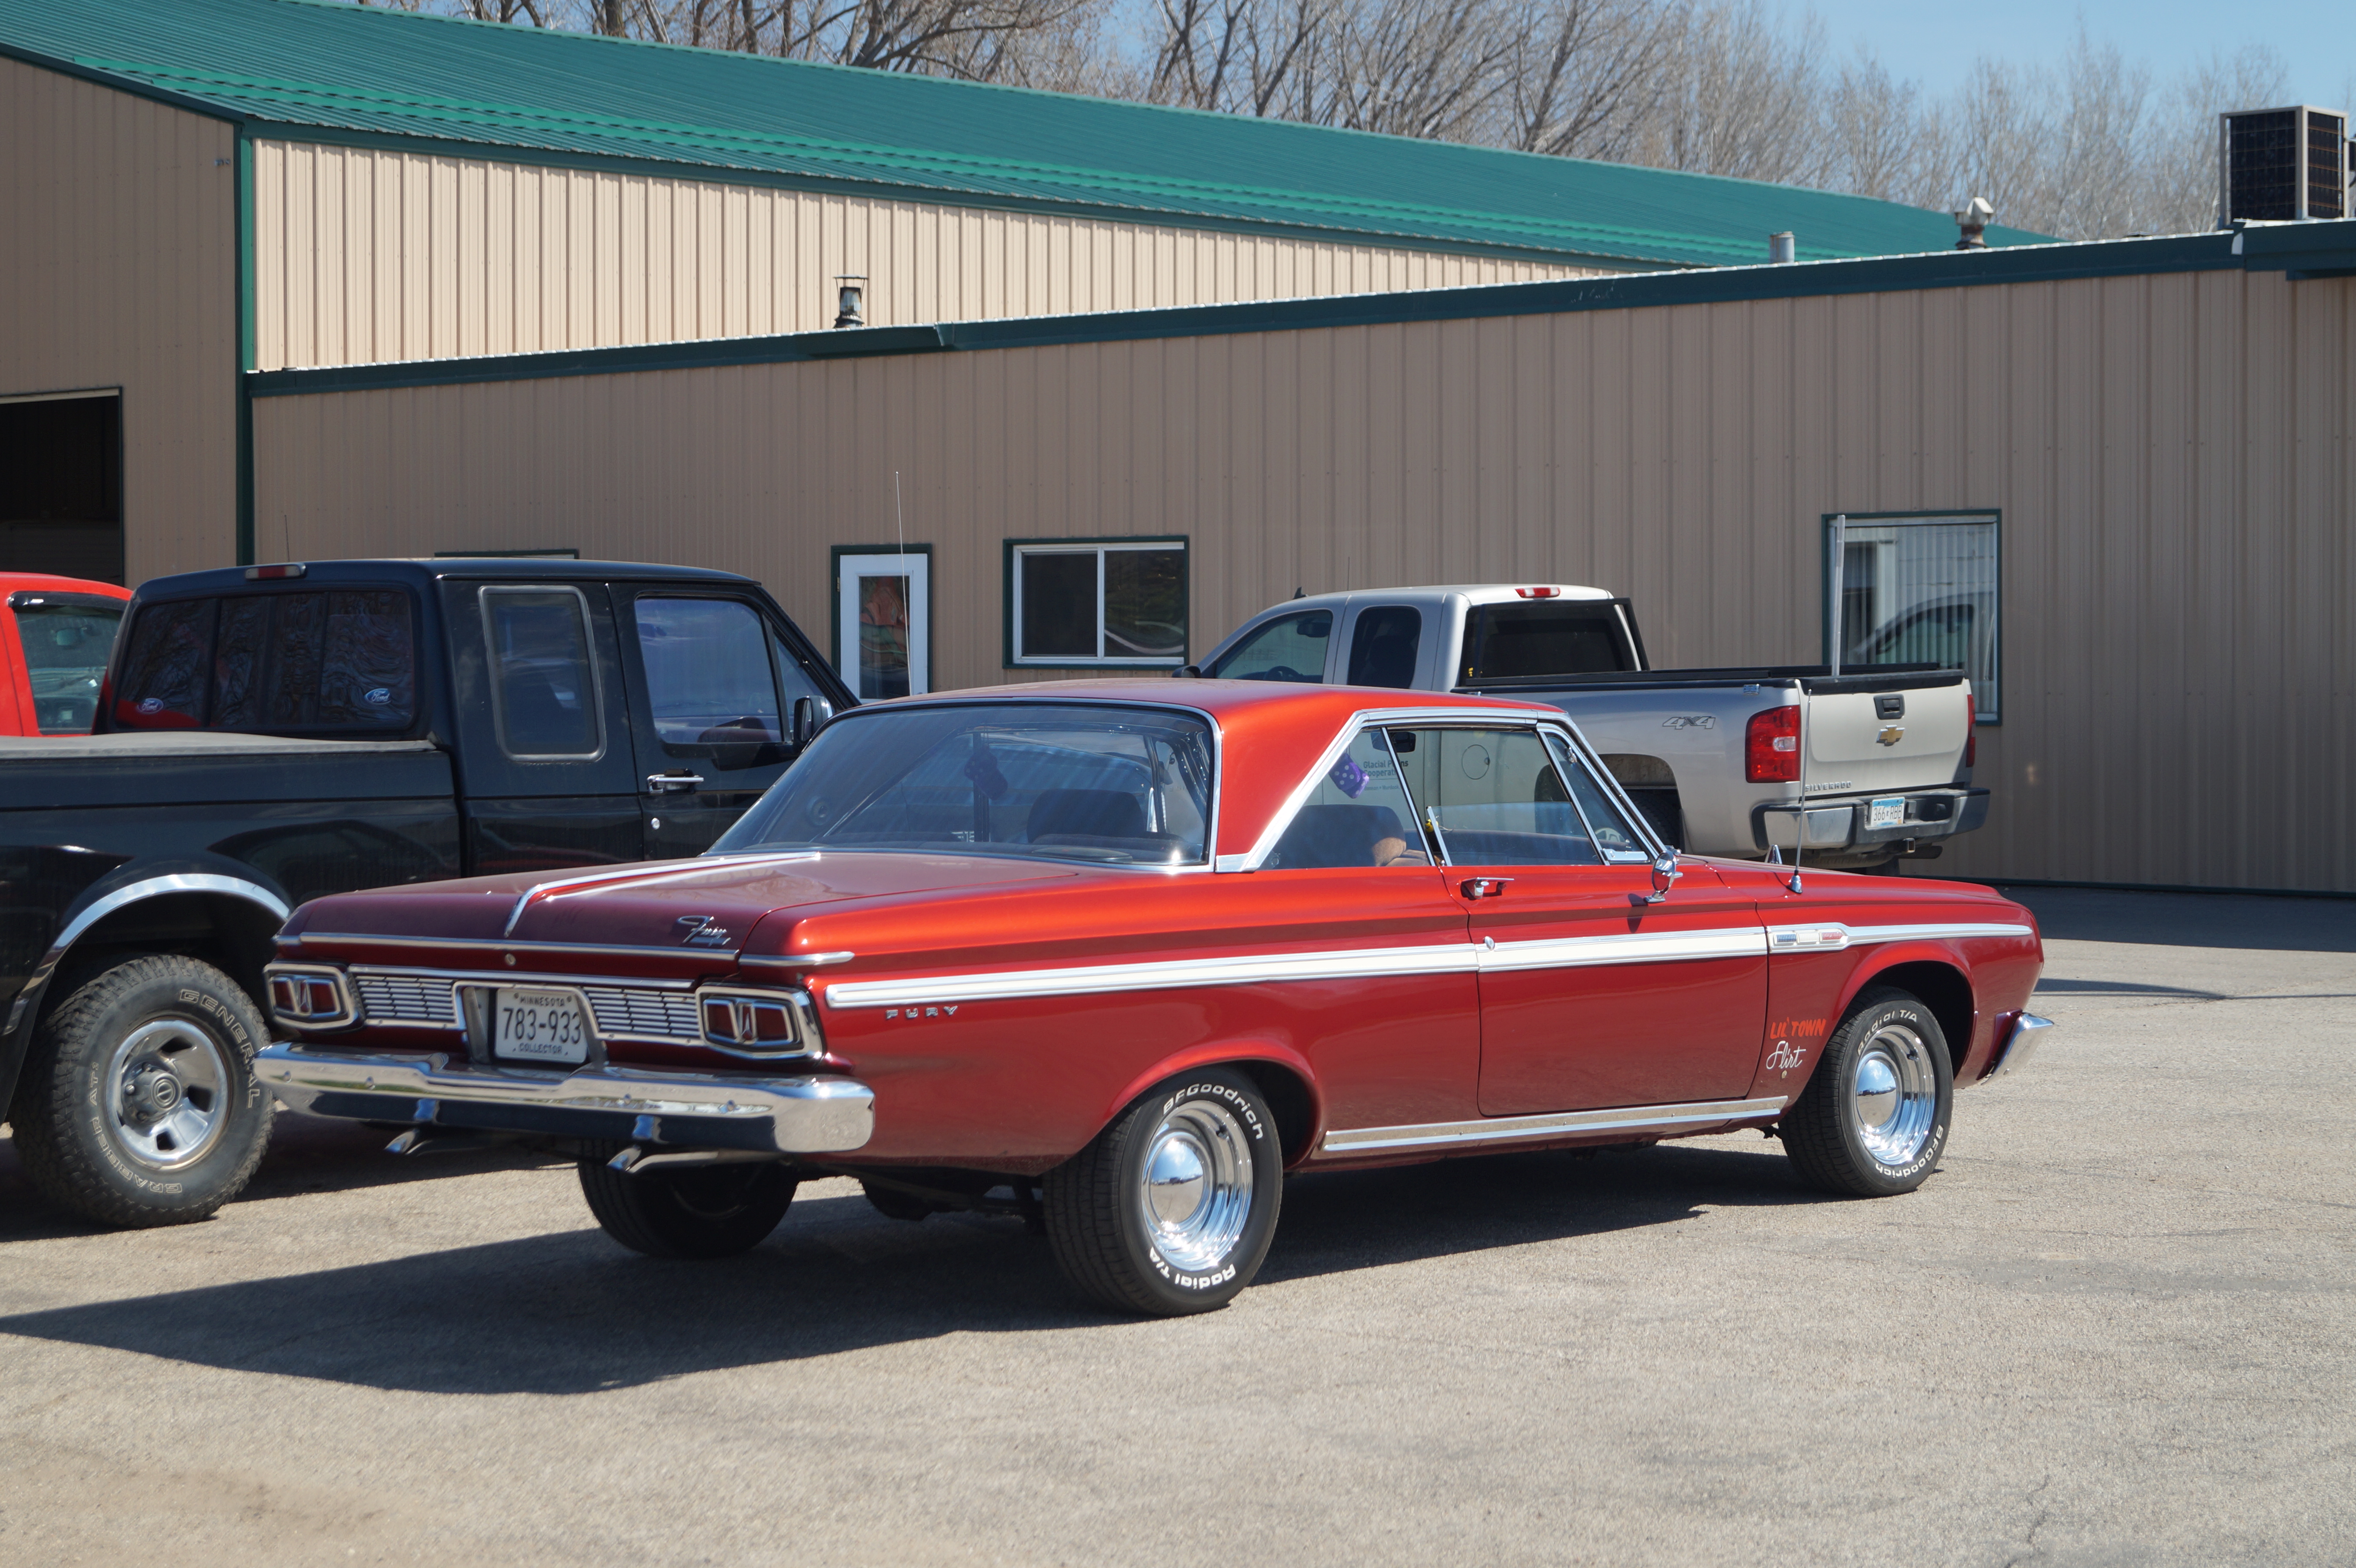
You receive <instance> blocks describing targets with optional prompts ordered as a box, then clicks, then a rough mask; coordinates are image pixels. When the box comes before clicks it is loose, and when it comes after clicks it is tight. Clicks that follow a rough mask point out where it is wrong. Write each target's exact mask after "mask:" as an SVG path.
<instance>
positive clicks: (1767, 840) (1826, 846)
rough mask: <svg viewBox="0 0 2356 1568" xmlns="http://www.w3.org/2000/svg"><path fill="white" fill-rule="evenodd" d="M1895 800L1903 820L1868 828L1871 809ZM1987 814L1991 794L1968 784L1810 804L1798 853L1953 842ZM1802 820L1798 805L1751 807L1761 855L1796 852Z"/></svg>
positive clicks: (1753, 838)
mask: <svg viewBox="0 0 2356 1568" xmlns="http://www.w3.org/2000/svg"><path fill="white" fill-rule="evenodd" d="M1892 798H1897V799H1901V800H1902V801H1903V802H1904V803H1905V804H1904V808H1903V811H1902V813H1901V817H1900V820H1899V821H1898V822H1897V823H1896V824H1894V825H1890V826H1885V827H1872V826H1869V824H1870V823H1871V820H1872V806H1873V803H1874V802H1875V801H1877V800H1890V799H1892ZM1987 813H1988V792H1987V790H1986V789H1982V788H1975V787H1973V786H1971V785H1968V784H1957V785H1953V786H1950V787H1944V788H1940V789H1913V790H1902V791H1893V792H1891V793H1890V795H1837V796H1834V797H1831V798H1829V799H1820V800H1811V801H1809V802H1808V805H1807V819H1806V835H1805V837H1804V839H1803V840H1802V842H1801V843H1800V844H1799V845H1798V846H1797V847H1798V848H1803V849H1805V850H1806V851H1807V852H1808V853H1810V854H1812V855H1813V854H1815V853H1817V852H1819V851H1825V852H1839V851H1842V850H1849V851H1879V850H1882V849H1885V848H1892V847H1897V846H1901V845H1904V844H1907V843H1909V842H1910V841H1911V842H1916V843H1919V842H1922V841H1924V840H1932V841H1936V840H1938V839H1942V838H1952V837H1954V836H1955V835H1956V834H1958V833H1969V832H1971V831H1972V830H1973V829H1974V828H1976V827H1979V826H1980V825H1981V824H1983V823H1985V822H1986V821H1987ZM1798 816H1800V809H1799V806H1798V805H1797V803H1796V802H1787V801H1772V800H1771V801H1762V803H1761V804H1759V805H1755V806H1752V807H1751V841H1752V842H1753V843H1754V844H1756V845H1757V846H1758V848H1759V852H1760V853H1761V854H1762V855H1763V854H1765V853H1766V852H1767V848H1768V846H1769V845H1771V844H1773V845H1777V846H1780V847H1781V848H1783V849H1785V850H1786V851H1789V850H1790V849H1792V848H1794V843H1793V839H1794V827H1795V826H1796V825H1795V822H1794V818H1796V817H1798Z"/></svg>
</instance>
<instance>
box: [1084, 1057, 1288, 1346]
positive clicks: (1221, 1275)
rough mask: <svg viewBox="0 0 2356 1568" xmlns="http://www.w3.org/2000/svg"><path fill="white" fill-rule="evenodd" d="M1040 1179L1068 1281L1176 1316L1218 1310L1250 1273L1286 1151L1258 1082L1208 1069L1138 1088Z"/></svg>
mask: <svg viewBox="0 0 2356 1568" xmlns="http://www.w3.org/2000/svg"><path fill="white" fill-rule="evenodd" d="M1041 1186H1042V1189H1043V1196H1044V1204H1045V1208H1046V1221H1047V1240H1048V1243H1049V1244H1050V1245H1051V1246H1052V1247H1053V1248H1054V1249H1055V1261H1056V1263H1057V1264H1061V1265H1062V1267H1063V1270H1064V1273H1065V1275H1066V1276H1067V1277H1068V1278H1069V1279H1070V1280H1071V1282H1072V1283H1073V1284H1074V1285H1077V1286H1078V1287H1079V1288H1080V1290H1081V1291H1083V1292H1084V1293H1085V1294H1087V1296H1091V1297H1093V1298H1094V1299H1095V1300H1097V1301H1098V1302H1101V1303H1102V1304H1103V1305H1105V1306H1107V1307H1113V1308H1115V1309H1116V1310H1119V1311H1125V1312H1141V1313H1147V1314H1151V1315H1152V1316H1154V1317H1178V1316H1181V1315H1183V1314H1186V1313H1191V1312H1208V1311H1211V1310H1213V1309H1214V1308H1215V1307H1225V1306H1226V1304H1227V1303H1228V1302H1230V1301H1232V1300H1234V1299H1235V1298H1236V1296H1237V1294H1238V1293H1240V1292H1241V1291H1242V1290H1243V1288H1244V1286H1246V1285H1249V1284H1250V1283H1251V1282H1252V1276H1253V1275H1256V1274H1258V1272H1259V1265H1260V1263H1261V1260H1262V1259H1264V1258H1266V1257H1267V1255H1268V1246H1269V1241H1270V1240H1271V1239H1272V1238H1273V1237H1274V1236H1275V1234H1276V1215H1277V1208H1278V1205H1279V1203H1280V1200H1282V1197H1283V1192H1284V1151H1283V1148H1282V1144H1281V1140H1280V1137H1279V1136H1278V1132H1277V1122H1276V1115H1275V1113H1274V1112H1272V1111H1271V1110H1270V1109H1269V1104H1268V1102H1267V1101H1266V1100H1265V1099H1263V1098H1262V1097H1261V1095H1260V1093H1259V1090H1258V1087H1257V1086H1256V1085H1255V1084H1254V1083H1252V1081H1251V1080H1250V1079H1249V1078H1248V1077H1246V1076H1245V1075H1244V1074H1242V1073H1241V1072H1235V1071H1232V1070H1229V1069H1213V1070H1211V1071H1207V1072H1189V1073H1186V1074H1183V1075H1182V1076H1180V1077H1177V1078H1173V1079H1171V1080H1170V1081H1169V1082H1168V1083H1163V1084H1162V1086H1161V1087H1159V1088H1157V1089H1154V1090H1152V1091H1151V1093H1146V1094H1144V1095H1142V1096H1141V1097H1140V1098H1139V1099H1138V1100H1137V1101H1136V1102H1135V1103H1134V1104H1131V1105H1130V1107H1129V1109H1128V1110H1126V1111H1124V1112H1122V1113H1121V1114H1120V1115H1119V1116H1117V1117H1115V1118H1114V1120H1113V1123H1112V1125H1110V1126H1108V1127H1107V1128H1106V1129H1105V1130H1104V1131H1103V1132H1101V1133H1099V1134H1098V1135H1097V1136H1096V1138H1095V1140H1094V1141H1093V1142H1091V1143H1090V1144H1089V1145H1088V1147H1087V1148H1085V1149H1082V1150H1081V1151H1080V1152H1079V1153H1078V1154H1077V1155H1076V1156H1074V1157H1072V1158H1071V1159H1069V1160H1067V1161H1066V1162H1065V1163H1064V1164H1062V1165H1060V1166H1057V1167H1056V1168H1055V1169H1054V1170H1051V1171H1049V1172H1048V1173H1047V1176H1046V1179H1045V1180H1044V1182H1043V1183H1042V1184H1041Z"/></svg>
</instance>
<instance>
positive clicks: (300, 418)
mask: <svg viewBox="0 0 2356 1568" xmlns="http://www.w3.org/2000/svg"><path fill="white" fill-rule="evenodd" d="M2351 273H2356V223H2342V224H2308V225H2300V226H2296V227H2285V228H2276V229H2251V230H2247V231H2245V232H2244V233H2238V234H2235V233H2224V234H2217V235H2211V236H2199V237H2192V238H2186V239H2163V240H2125V241H2116V242H2111V243H2105V244H2097V245H2078V246H2067V247H2050V248H2041V249H2036V250H2023V251H2012V252H2009V253H2006V252H1982V253H1977V254H1969V255H1948V256H1926V257H1919V258H1901V259H1896V260H1887V261H1847V262H1825V263H1817V264H1812V265H1804V266H1799V267H1781V268H1771V267H1760V268H1753V269H1729V270H1724V271H1719V272H1709V273H1687V274H1655V275H1653V276H1649V277H1641V278H1621V279H1612V280H1596V281H1590V282H1581V283H1532V284H1522V285H1511V286H1505V287H1497V288H1489V289H1479V290H1465V291H1451V292H1440V293H1418V294H1394V295H1389V296H1383V297H1371V298H1357V299H1348V300H1331V301H1306V302H1298V303H1294V304H1284V305H1270V306H1259V307H1239V306H1223V307H1205V308H1195V309H1189V310H1181V311H1171V312H1160V313H1150V314H1145V315H1098V316H1087V317H1078V318H1069V319H1064V320H1056V321H1025V322H1002V323H977V324H969V325H957V326H952V327H947V328H941V329H930V328H927V329H919V330H916V331H905V332H897V333H895V332H891V331H877V332H873V333H841V334H824V335H813V336H809V337H805V338H800V339H796V340H792V341H789V342H781V343H776V344H766V345H749V346H742V347H739V348H737V349H734V350H728V348H727V346H718V345H708V346H703V347H702V348H701V349H700V350H693V351H683V350H678V349H620V350H608V351H603V352H601V353H598V354H595V355H589V356H577V357H519V358H513V359H509V360H505V361H498V360H476V361H466V360H454V361H444V362H441V363H438V364H417V365H405V366H378V367H369V368H349V369H344V370H335V371H293V372H282V373H278V374H276V375H271V376H263V377H259V378H257V379H256V386H255V390H256V392H257V396H256V398H255V400H254V404H253V409H254V437H255V454H256V455H255V470H256V475H257V496H256V509H257V514H258V516H259V517H260V519H261V522H262V533H263V537H264V538H265V539H266V540H267V542H268V544H269V545H270V547H271V550H272V553H273V554H281V553H283V554H286V555H290V556H293V557H295V558H300V557H303V556H305V555H315V554H359V553H375V552H401V553H415V552H427V551H433V550H478V549H523V548H532V549H575V550H578V551H579V552H580V553H582V554H583V555H584V556H622V557H630V556H642V555H645V554H647V553H648V552H649V550H650V549H657V550H659V552H660V553H661V554H662V556H663V558H664V559H666V560H680V561H686V562H690V563H693V564H699V565H710V566H720V567H726V568H730V569H733V570H735V571H744V572H749V573H751V574H753V575H755V576H757V577H759V578H761V579H762V580H764V581H766V582H767V583H768V584H769V585H770V586H771V587H772V589H773V590H775V591H776V592H777V593H778V595H779V597H780V598H781V600H782V601H783V602H784V603H786V605H787V608H788V609H789V610H791V611H792V612H793V613H794V614H795V615H796V616H797V617H798V618H800V619H802V621H803V622H804V624H806V625H809V627H811V629H812V630H813V632H814V633H816V632H817V631H818V629H819V628H820V627H825V626H830V625H832V626H834V627H836V628H837V631H838V636H837V638H836V640H837V642H840V636H839V629H840V625H841V619H842V617H841V610H840V607H839V605H838V603H837V596H838V590H839V584H838V581H837V573H836V572H835V571H831V570H830V557H831V556H832V555H833V554H835V553H837V552H840V551H842V550H846V549H867V550H871V551H874V552H877V553H905V554H914V553H917V552H919V551H921V552H923V553H924V554H926V556H927V557H928V563H927V566H926V570H925V575H926V579H927V580H928V586H929V589H930V606H929V624H928V631H929V643H930V652H929V672H928V673H929V676H930V684H931V686H932V687H933V688H935V689H942V688H952V687H958V686H965V685H972V684H980V683H986V682H994V681H998V680H1001V679H1023V678H1033V677H1045V676H1050V675H1065V674H1069V673H1072V671H1073V670H1074V669H1075V668H1077V667H1087V666H1088V665H1089V663H1090V660H1089V659H1088V658H1087V657H1085V656H1080V657H1075V656H1051V657H1046V658H1044V659H1041V660H1040V661H1038V662H1037V663H1036V664H1026V663H1020V662H1016V660H1017V659H1018V658H1019V656H1020V653H1021V649H1020V648H1019V646H1018V644H1019V642H1020V638H1021V636H1022V635H1023V633H1022V629H1021V627H1020V626H1019V625H1018V614H1019V611H1018V607H1017V605H1016V604H1015V602H1014V600H1015V588H1016V584H1015V581H1014V577H1015V572H1016V560H1017V556H1018V553H1019V552H1021V551H1023V550H1024V549H1032V548H1039V547H1040V545H1041V541H1048V542H1047V544H1046V546H1045V548H1049V549H1058V550H1065V551H1086V550H1089V549H1097V548H1099V546H1098V544H1092V543H1089V542H1087V541H1104V542H1108V543H1110V544H1111V545H1112V546H1114V547H1115V548H1117V549H1121V548H1125V549H1137V548H1140V547H1150V546H1159V547H1160V548H1161V549H1163V550H1164V551H1174V552H1178V556H1179V560H1181V562H1182V566H1183V596H1184V597H1183V603H1184V617H1183V619H1184V624H1185V636H1184V649H1185V651H1186V652H1187V653H1189V654H1194V653H1200V652H1201V651H1203V650H1205V649H1207V648H1208V647H1209V646H1210V645H1211V644H1212V643H1213V642H1215V640H1216V639H1217V638H1218V637H1219V636H1220V635H1221V634H1223V633H1224V632H1225V631H1226V629H1227V628H1228V627H1230V626H1232V625H1234V624H1236V623H1237V621H1238V620H1240V619H1241V618H1242V617H1244V616H1245V615H1247V614H1248V613H1251V612H1253V611H1255V610H1258V609H1259V608H1261V607H1262V606H1264V605H1266V604H1269V603H1272V602H1274V601H1276V600H1279V599H1282V598H1286V597H1289V596H1290V594H1291V593H1292V592H1294V590H1295V589H1296V588H1307V589H1309V590H1311V591H1312V592H1316V591H1323V590H1329V589H1340V588H1352V587H1361V586H1378V585H1383V584H1389V583H1408V582H1424V581H1484V580H1500V579H1502V580H1516V579H1518V580H1526V581H1571V582H1586V583H1593V584H1598V585H1601V586H1604V587H1608V588H1611V589H1613V590H1615V591H1618V592H1624V593H1628V594H1630V595H1633V598H1634V600H1635V602H1636V604H1637V606H1638V610H1639V613H1640V616H1641V618H1642V620H1643V623H1644V627H1645V635H1646V637H1647V640H1648V642H1649V644H1650V647H1651V653H1652V655H1653V657H1654V659H1655V663H1656V664H1659V665H1664V666H1669V665H1687V666H1691V665H1719V664H1738V663H1757V662H1787V661H1788V662H1803V661H1808V662H1813V661H1815V660H1818V659H1820V658H1821V657H1823V648H1824V641H1825V635H1824V632H1823V630H1822V628H1823V626H1824V591H1823V586H1822V585H1823V583H1824V581H1825V577H1824V572H1823V558H1822V553H1821V552H1822V550H1823V548H1824V546H1823V543H1822V540H1823V522H1824V519H1825V517H1826V516H1827V515H1829V514H1835V513H1840V514H1847V516H1848V517H1850V519H1851V525H1850V526H1851V528H1852V538H1853V539H1854V538H1857V537H1859V535H1860V534H1861V533H1868V532H1869V531H1870V530H1872V529H1873V528H1876V527H1877V526H1881V527H1884V528H1895V527H1899V526H1902V525H1903V524H1904V523H1905V522H1906V521H1907V520H1908V519H1909V518H1910V517H1912V518H1920V517H1922V516H1923V515H1926V514H1928V515H1932V516H1934V517H1943V518H1954V519H1963V520H1965V521H1967V522H1970V523H1972V524H1973V525H1974V526H1977V527H1983V528H1987V530H1988V531H1989V533H1990V534H1992V536H1993V538H1994V539H1995V541H1996V544H1997V550H1998V552H1999V559H2000V569H1998V570H1997V571H1996V572H1995V575H1994V576H1993V578H1992V581H1993V585H1994V586H1993V600H1992V603H1991V605H1990V608H1991V610H1992V613H1993V616H1994V626H1993V630H1994V633H1995V637H1996V639H1997V640H1996V644H1995V651H1994V654H1993V660H1994V662H1993V664H1992V665H1991V667H1990V670H1989V677H1988V678H1986V679H1984V683H1983V684H1984V697H1983V700H1984V703H1985V704H1986V705H1987V707H1989V708H1992V709H1995V710H1996V717H1997V720H1998V721H1997V722H1995V723H1991V724H1987V725H1984V726H1983V727H1982V729H1981V731H1980V741H1979V771H1978V775H1977V776H1978V779H1979V781H1980V782H1982V783H1985V784H1991V785H1993V786H1994V788H1995V789H1996V791H1997V796H1996V800H1997V805H1996V809H1995V812H1994V815H1993V816H1992V817H1991V820H1990V823H1989V826H1988V827H1987V829H1986V830H1984V831H1983V832H1981V833H1979V834H1978V835H1976V836H1975V837H1972V838H1970V839H1968V840H1965V841H1964V842H1963V843H1962V844H1961V845H1960V847H1959V848H1956V849H1954V850H1953V851H1951V853H1950V856H1949V858H1948V859H1945V860H1944V861H1942V862H1941V863H1940V866H1939V867H1938V869H1940V870H1942V871H1953V872H1954V873H1956V874H1965V875H1976V876H2003V877H2012V878H2024V879H2044V880H2087V881H2097V882H2137V883H2158V884H2163V885H2185V886H2206V887H2246V888H2263V889H2286V890H2312V891H2341V892H2345V891H2356V829H2351V826H2350V821H2349V814H2348V813H2347V812H2346V810H2345V809H2344V808H2343V806H2342V804H2341V797H2342V795H2343V794H2344V789H2345V780H2346V779H2348V778H2349V777H2350V776H2351V765H2356V740H2351V736H2356V724H2351V710H2352V709H2356V702H2351V693H2356V615H2351V609H2350V606H2351V602H2356V549H2351V539H2350V533H2351V528H2350V524H2351V516H2356V510H2352V509H2351V508H2352V507H2356V495H2351V454H2350V450H2349V449H2350V423H2351V412H2352V411H2356V276H2351ZM1853 548H1854V547H1853ZM1113 651H1114V652H1116V653H1118V652H1119V650H1113ZM1175 660H1176V655H1175V654H1173V655H1170V656H1168V658H1167V661H1166V662H1175Z"/></svg>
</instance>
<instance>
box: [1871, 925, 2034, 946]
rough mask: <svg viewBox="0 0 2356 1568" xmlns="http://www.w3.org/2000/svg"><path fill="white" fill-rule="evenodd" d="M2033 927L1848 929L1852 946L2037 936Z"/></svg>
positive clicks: (1975, 926) (1909, 926)
mask: <svg viewBox="0 0 2356 1568" xmlns="http://www.w3.org/2000/svg"><path fill="white" fill-rule="evenodd" d="M2036 934H2037V928H2036V927H2035V926H2033V925H2014V924H2009V923H2002V922H1993V923H1986V924H1977V925H1975V924H1969V923H1965V924H1959V925H1944V924H1942V925H1853V926H1850V927H1849V928H1848V939H1849V940H1850V941H1851V942H1914V941H1925V942H1936V941H1940V940H1942V939H1950V938H1962V937H1969V936H2034V935H2036Z"/></svg>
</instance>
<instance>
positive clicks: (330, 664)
mask: <svg viewBox="0 0 2356 1568" xmlns="http://www.w3.org/2000/svg"><path fill="white" fill-rule="evenodd" d="M416 708H417V639H416V634H415V630H414V624H413V621H412V615H411V613H410V605H409V595H408V594H407V593H405V592H402V590H400V589H397V588H382V589H353V590H338V591H330V592H304V593H249V594H237V595H232V596H230V597H227V598H221V599H187V600H178V601H174V602H171V603H162V604H149V605H145V606H144V607H142V608H141V610H140V612H139V618H138V619H137V621H135V622H134V623H133V625H132V628H131V642H130V645H129V646H128V647H127V648H126V650H125V651H124V654H123V671H122V676H121V678H120V679H119V680H118V681H117V683H116V688H115V693H114V714H113V718H114V723H115V725H116V726H117V727H118V728H121V729H125V730H253V731H272V732H276V731H313V732H316V731H331V732H332V731H385V730H406V729H407V728H409V723H410V720H411V719H412V718H413V717H414V716H415V713H416Z"/></svg>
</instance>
